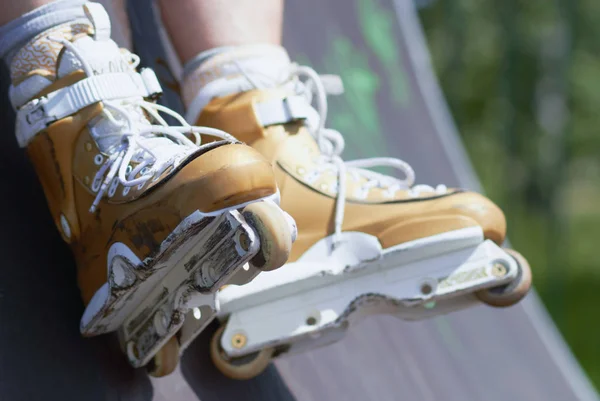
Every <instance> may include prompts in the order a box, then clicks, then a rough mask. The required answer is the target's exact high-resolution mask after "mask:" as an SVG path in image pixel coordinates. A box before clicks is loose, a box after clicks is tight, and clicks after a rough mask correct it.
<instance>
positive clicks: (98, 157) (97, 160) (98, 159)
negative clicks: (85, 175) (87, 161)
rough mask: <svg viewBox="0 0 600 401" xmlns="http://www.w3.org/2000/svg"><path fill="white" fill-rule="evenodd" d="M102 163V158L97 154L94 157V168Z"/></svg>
mask: <svg viewBox="0 0 600 401" xmlns="http://www.w3.org/2000/svg"><path fill="white" fill-rule="evenodd" d="M103 161H104V157H103V156H102V155H101V154H97V155H96V156H94V164H95V165H96V166H99V165H101V164H102V162H103Z"/></svg>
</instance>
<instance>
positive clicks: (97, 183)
mask: <svg viewBox="0 0 600 401" xmlns="http://www.w3.org/2000/svg"><path fill="white" fill-rule="evenodd" d="M101 186H102V178H96V179H95V180H94V182H93V183H92V191H94V192H98V190H100V187H101Z"/></svg>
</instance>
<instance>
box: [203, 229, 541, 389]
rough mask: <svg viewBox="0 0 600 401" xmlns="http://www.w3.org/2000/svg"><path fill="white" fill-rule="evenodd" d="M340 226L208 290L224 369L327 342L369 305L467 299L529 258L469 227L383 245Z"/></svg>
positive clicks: (408, 309) (439, 309)
mask: <svg viewBox="0 0 600 401" xmlns="http://www.w3.org/2000/svg"><path fill="white" fill-rule="evenodd" d="M343 235H344V237H343V238H344V239H343V240H342V241H343V242H342V245H340V246H339V247H337V248H336V249H335V250H331V249H332V243H331V238H325V239H323V240H321V241H320V242H318V243H317V244H315V245H314V246H313V247H312V248H311V249H310V250H309V251H307V252H306V254H305V255H303V256H302V257H301V258H300V259H299V260H298V261H297V262H295V263H290V264H287V265H286V266H284V267H282V268H281V269H279V270H277V271H273V272H265V273H263V274H261V275H259V276H258V277H257V278H256V279H255V280H254V281H252V282H251V283H249V284H246V285H244V286H241V287H236V286H231V287H227V288H225V289H223V290H222V291H220V292H219V293H218V295H217V301H218V308H219V318H220V319H221V320H222V321H225V322H226V323H225V327H224V329H221V330H219V331H218V332H217V333H216V334H215V335H216V337H217V338H215V339H214V340H213V343H215V344H216V343H217V342H218V344H217V345H218V347H213V348H212V349H211V355H212V357H213V360H214V362H215V364H216V365H217V367H218V368H219V369H220V370H221V371H222V372H223V373H224V374H226V375H227V376H230V377H232V378H236V379H247V378H250V377H252V376H254V375H256V374H258V373H260V371H261V369H264V367H266V363H268V362H267V361H268V360H269V359H270V358H271V357H276V356H279V355H282V354H292V353H299V352H305V351H308V350H310V349H313V348H316V347H320V346H323V345H328V344H331V343H333V342H336V341H338V340H340V339H341V338H342V336H343V335H344V333H345V332H346V331H347V330H348V329H349V328H350V327H351V326H353V325H354V324H356V323H357V322H358V321H359V320H361V318H363V317H366V316H368V315H371V314H391V315H393V316H396V317H398V318H401V319H404V320H419V319H426V318H431V317H434V316H437V315H443V314H446V313H449V312H453V311H456V310H460V309H464V308H467V307H470V306H474V305H477V304H478V303H480V302H481V300H480V299H479V298H478V297H477V296H476V295H475V294H478V293H484V292H485V291H486V289H491V288H494V289H496V288H502V286H503V285H509V284H510V283H512V282H515V281H519V280H522V279H524V280H528V281H530V277H531V273H530V272H529V266H527V265H523V266H520V265H519V263H517V261H516V260H515V258H513V257H512V256H511V255H510V254H509V253H507V252H505V251H504V250H502V248H500V247H499V246H498V245H496V244H495V243H493V242H492V241H490V240H485V241H484V237H483V233H482V231H481V229H480V228H478V227H474V228H465V229H461V230H456V231H452V232H447V233H444V234H438V235H435V236H431V237H427V238H423V239H420V240H415V241H411V242H408V243H404V244H400V245H397V246H394V247H391V248H388V249H385V250H382V249H381V246H380V245H379V242H378V241H377V239H376V238H374V237H372V236H370V235H367V234H364V233H356V232H349V233H344V234H343ZM523 276H525V277H523ZM524 284H525V287H526V288H528V287H529V284H528V283H524ZM523 295H524V293H523V294H520V297H522V296H523ZM520 297H519V299H520ZM512 302H516V300H515V299H513V300H512ZM249 355H252V358H245V359H244V358H243V357H248V356H249ZM267 356H268V357H267Z"/></svg>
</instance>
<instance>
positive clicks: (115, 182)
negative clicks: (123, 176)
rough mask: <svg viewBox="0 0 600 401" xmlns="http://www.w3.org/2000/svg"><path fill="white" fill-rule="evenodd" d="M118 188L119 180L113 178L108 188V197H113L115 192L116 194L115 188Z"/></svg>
mask: <svg viewBox="0 0 600 401" xmlns="http://www.w3.org/2000/svg"><path fill="white" fill-rule="evenodd" d="M118 186H119V178H117V177H115V178H113V180H112V182H111V183H110V187H109V188H108V196H109V197H111V196H114V194H115V192H117V187H118Z"/></svg>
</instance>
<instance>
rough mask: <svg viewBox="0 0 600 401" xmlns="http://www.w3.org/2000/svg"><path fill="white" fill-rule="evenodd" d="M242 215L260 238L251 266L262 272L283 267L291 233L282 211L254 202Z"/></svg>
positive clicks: (290, 241)
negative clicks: (258, 248)
mask: <svg viewBox="0 0 600 401" xmlns="http://www.w3.org/2000/svg"><path fill="white" fill-rule="evenodd" d="M242 214H243V215H244V218H245V219H246V221H247V222H248V223H249V224H250V225H251V226H252V228H254V230H255V231H256V233H257V234H258V237H259V238H260V250H259V251H258V253H257V254H256V256H254V258H252V260H251V261H250V263H251V264H252V266H253V267H255V268H257V269H259V270H263V271H269V270H275V269H277V268H279V267H281V266H283V265H284V264H285V262H287V259H288V257H289V256H290V251H291V249H292V232H291V228H290V225H289V223H288V220H287V218H286V217H285V214H284V212H283V210H281V209H280V208H279V206H277V205H276V204H274V203H271V202H255V203H252V204H250V205H248V206H246V208H244V211H243V212H242Z"/></svg>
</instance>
